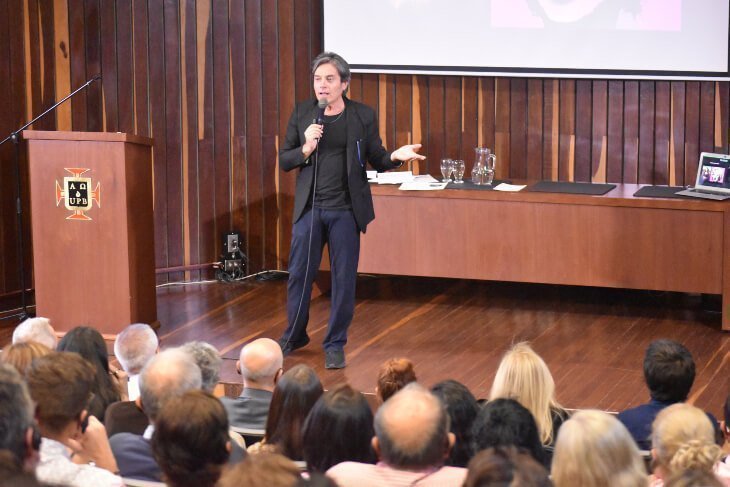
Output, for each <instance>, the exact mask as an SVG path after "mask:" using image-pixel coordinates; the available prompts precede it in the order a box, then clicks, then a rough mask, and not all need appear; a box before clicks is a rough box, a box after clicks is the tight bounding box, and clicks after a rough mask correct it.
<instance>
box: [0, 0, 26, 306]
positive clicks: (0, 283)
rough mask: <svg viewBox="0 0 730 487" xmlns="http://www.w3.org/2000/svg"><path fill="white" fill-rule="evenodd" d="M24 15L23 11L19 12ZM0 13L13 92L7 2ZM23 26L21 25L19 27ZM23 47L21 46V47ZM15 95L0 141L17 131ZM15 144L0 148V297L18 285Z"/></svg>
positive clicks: (5, 72)
mask: <svg viewBox="0 0 730 487" xmlns="http://www.w3.org/2000/svg"><path fill="white" fill-rule="evenodd" d="M19 10H20V11H21V14H22V9H19ZM0 12H8V14H7V15H2V16H0V93H11V94H12V91H13V79H12V76H13V72H14V70H13V66H12V61H13V55H12V50H13V45H12V43H11V24H12V23H13V22H14V20H15V19H12V18H11V17H12V15H11V14H10V12H11V10H10V6H9V1H8V0H0ZM20 25H22V23H21V24H20ZM21 45H22V44H21ZM14 100H15V98H14V97H13V96H0V113H3V114H5V116H3V117H0V139H4V138H5V137H6V136H8V135H10V133H11V132H12V131H13V130H15V127H14V125H15V119H16V118H17V117H16V114H15V107H14V105H16V104H17V103H14ZM13 151H14V148H13V147H12V144H11V143H9V142H6V143H5V144H3V145H1V146H0V246H1V247H0V248H2V252H0V295H3V294H6V293H8V292H10V291H13V290H14V288H15V286H16V275H17V259H16V254H15V237H16V235H17V227H16V225H15V191H14V187H15V176H14V175H13V163H12V160H13Z"/></svg>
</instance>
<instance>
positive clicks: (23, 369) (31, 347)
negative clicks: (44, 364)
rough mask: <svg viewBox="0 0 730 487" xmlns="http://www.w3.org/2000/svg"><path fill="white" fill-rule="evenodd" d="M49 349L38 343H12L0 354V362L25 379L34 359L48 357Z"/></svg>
mask: <svg viewBox="0 0 730 487" xmlns="http://www.w3.org/2000/svg"><path fill="white" fill-rule="evenodd" d="M49 353H51V349H50V348H48V347H47V346H45V345H43V344H42V343H38V342H20V343H13V344H12V345H9V346H7V347H5V348H4V349H3V351H2V353H0V362H2V363H4V364H8V365H12V366H13V367H15V370H17V371H18V372H20V375H22V376H23V377H26V376H27V375H28V369H30V364H31V363H32V362H33V360H34V359H36V358H38V357H42V356H43V355H48V354H49Z"/></svg>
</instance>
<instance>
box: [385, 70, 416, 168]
mask: <svg viewBox="0 0 730 487" xmlns="http://www.w3.org/2000/svg"><path fill="white" fill-rule="evenodd" d="M394 86H395V90H394V91H395V95H394V104H393V105H394V108H395V117H394V124H393V125H394V127H395V137H394V139H393V142H392V143H391V145H390V147H388V148H389V149H390V150H395V149H397V148H398V147H400V146H402V145H405V144H410V143H411V141H412V130H413V120H411V113H412V110H413V89H412V86H411V76H410V75H407V74H398V75H395V76H394ZM406 167H408V164H406ZM414 170H415V168H414Z"/></svg>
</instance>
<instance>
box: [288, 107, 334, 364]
mask: <svg viewBox="0 0 730 487" xmlns="http://www.w3.org/2000/svg"><path fill="white" fill-rule="evenodd" d="M315 122H316V120H315ZM322 137H324V132H323V133H322ZM321 140H322V139H321V138H320V139H319V140H318V141H317V147H316V148H315V149H314V153H313V154H310V157H314V162H312V166H313V167H314V176H313V177H312V208H311V209H310V210H309V211H310V213H311V215H310V220H309V242H308V243H307V267H306V269H305V270H304V285H303V286H302V294H301V296H300V297H299V305H298V306H297V313H296V315H295V316H294V322H293V324H292V329H291V331H290V332H289V336H288V337H286V341H285V342H284V344H283V345H282V346H281V349H282V350H284V349H285V348H286V346H287V345H289V343H290V342H291V339H292V337H294V336H296V333H295V332H296V330H297V324H298V322H299V314H300V313H301V311H302V303H303V302H304V293H306V292H307V279H308V278H309V266H310V263H311V259H312V233H314V199H315V196H316V194H317V169H318V168H319V164H318V162H319V143H320V141H321ZM289 278H291V272H290V273H289ZM309 292H310V293H311V292H312V291H311V290H310V291H309Z"/></svg>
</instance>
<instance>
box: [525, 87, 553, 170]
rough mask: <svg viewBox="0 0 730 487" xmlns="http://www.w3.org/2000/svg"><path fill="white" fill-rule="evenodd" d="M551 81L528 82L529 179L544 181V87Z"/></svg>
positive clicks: (527, 152) (527, 159)
mask: <svg viewBox="0 0 730 487" xmlns="http://www.w3.org/2000/svg"><path fill="white" fill-rule="evenodd" d="M546 83H549V81H546V80H542V79H531V80H528V81H527V148H526V152H525V157H526V165H527V178H528V179H537V180H540V179H543V175H542V174H543V164H544V162H543V156H544V155H545V152H544V146H543V140H544V138H543V129H544V127H543V120H544V117H543V110H544V109H545V105H544V101H543V87H544V85H545V84H546Z"/></svg>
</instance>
